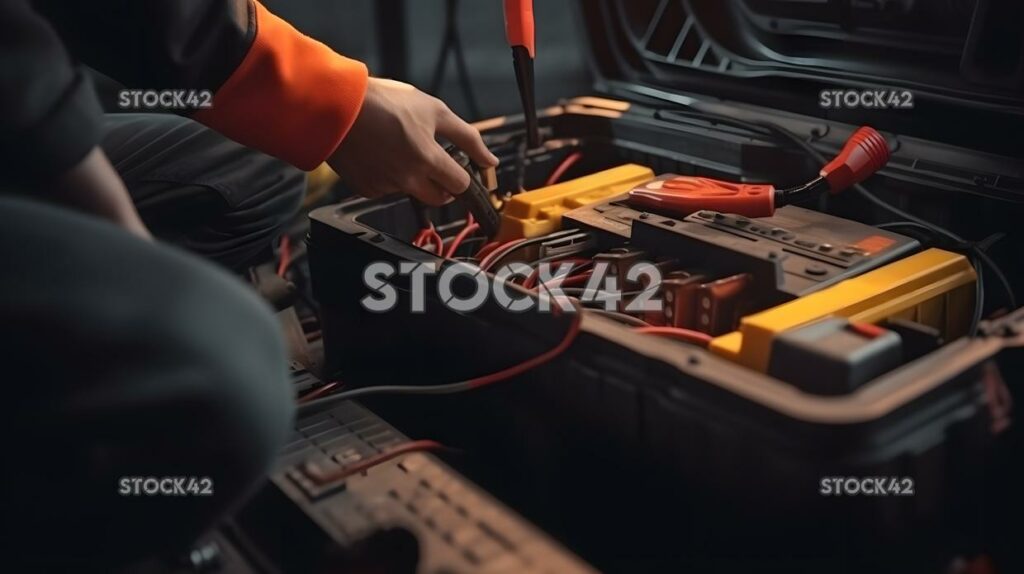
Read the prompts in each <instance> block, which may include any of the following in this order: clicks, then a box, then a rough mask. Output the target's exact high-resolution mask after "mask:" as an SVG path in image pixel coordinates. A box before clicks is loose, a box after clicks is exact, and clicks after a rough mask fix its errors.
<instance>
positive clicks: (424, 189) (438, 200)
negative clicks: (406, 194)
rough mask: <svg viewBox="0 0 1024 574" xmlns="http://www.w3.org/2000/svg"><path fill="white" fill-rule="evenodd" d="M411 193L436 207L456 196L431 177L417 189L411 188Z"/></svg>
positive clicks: (449, 201)
mask: <svg viewBox="0 0 1024 574" xmlns="http://www.w3.org/2000/svg"><path fill="white" fill-rule="evenodd" d="M411 195H412V196H413V197H415V198H416V199H418V200H420V201H422V202H423V203H425V204H427V205H431V206H434V207H441V206H442V205H446V204H449V203H451V202H452V201H454V200H455V196H453V195H451V194H450V193H448V191H447V190H446V189H445V188H444V187H442V186H441V185H440V184H438V183H437V182H435V181H433V180H430V179H426V180H424V181H423V183H422V184H420V185H418V186H417V187H416V189H415V190H411Z"/></svg>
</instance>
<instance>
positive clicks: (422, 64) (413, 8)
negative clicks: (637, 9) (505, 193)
mask: <svg viewBox="0 0 1024 574" xmlns="http://www.w3.org/2000/svg"><path fill="white" fill-rule="evenodd" d="M445 3H446V0H408V1H406V2H404V4H405V5H406V8H405V11H404V12H405V16H406V21H407V24H408V25H407V52H408V62H409V68H408V69H409V77H405V78H396V79H401V80H404V81H408V82H410V83H412V84H415V85H416V86H417V87H419V88H420V89H423V90H427V89H428V88H429V84H430V81H431V75H432V74H433V70H434V65H435V63H436V62H437V58H438V54H439V51H440V48H441V43H442V37H443V34H444V28H445V22H444V14H445ZM264 4H265V5H266V6H267V7H268V8H270V9H271V11H273V12H274V13H276V14H278V15H279V16H281V17H282V18H284V19H286V20H288V21H289V22H291V23H292V24H293V25H294V26H295V27H296V28H298V29H299V30H301V31H303V32H305V33H306V34H308V35H310V36H313V37H314V38H316V39H318V40H320V41H322V42H324V43H325V44H327V45H329V46H331V47H332V48H334V49H335V50H337V51H338V52H340V53H342V54H345V55H346V56H349V57H352V58H356V59H358V60H362V61H364V62H366V63H367V65H368V66H369V67H370V73H371V74H374V75H383V71H382V58H381V54H380V52H379V50H378V37H379V33H378V28H377V23H376V20H375V11H376V10H375V4H377V2H375V1H374V0H335V1H331V0H265V1H264ZM381 4H382V5H389V4H402V3H401V2H381ZM572 4H573V2H571V1H570V0H540V1H538V2H536V3H535V6H534V10H535V11H536V12H535V13H536V21H537V62H536V73H537V101H538V104H540V105H545V104H551V103H554V102H556V101H557V100H558V99H559V98H567V97H572V96H578V95H583V94H585V93H588V92H590V86H591V80H590V72H589V70H588V68H587V59H586V54H585V52H584V49H583V37H582V34H583V31H582V30H581V23H580V22H578V21H577V18H576V17H575V14H574V10H575V8H574V6H573V5H572ZM458 5H459V11H458V30H459V33H460V35H461V38H462V44H463V48H464V51H465V55H466V63H467V67H468V68H469V75H470V78H471V79H472V82H473V86H474V89H475V92H476V99H477V101H478V102H479V106H480V111H481V114H482V115H483V116H484V117H489V116H495V115H503V114H509V113H516V112H518V111H519V109H520V104H519V96H518V92H517V91H516V83H515V76H514V75H513V71H512V55H511V53H510V51H509V47H508V44H507V42H506V41H505V28H504V17H503V12H502V0H461V1H460V2H459V3H458ZM394 21H395V19H394V18H391V19H390V20H389V22H394ZM434 95H436V96H438V97H440V98H442V99H443V100H445V101H446V102H448V105H449V106H451V107H452V109H454V110H455V111H456V112H459V113H460V114H462V115H464V116H466V117H467V119H478V118H470V117H469V116H470V114H469V110H468V109H467V106H466V102H465V99H464V98H463V97H462V92H461V91H460V90H459V87H458V84H457V82H456V75H455V66H454V63H453V62H451V61H450V62H449V67H448V70H447V74H446V75H445V81H444V83H443V84H442V86H441V90H440V93H437V94H434Z"/></svg>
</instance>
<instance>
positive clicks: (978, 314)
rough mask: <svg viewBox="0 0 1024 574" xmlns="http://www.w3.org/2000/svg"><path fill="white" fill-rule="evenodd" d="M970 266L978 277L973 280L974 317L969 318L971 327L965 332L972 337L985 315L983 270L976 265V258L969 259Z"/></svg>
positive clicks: (976, 332)
mask: <svg viewBox="0 0 1024 574" xmlns="http://www.w3.org/2000/svg"><path fill="white" fill-rule="evenodd" d="M971 264H972V265H974V272H975V274H976V275H977V276H978V278H977V279H976V280H975V288H974V289H975V297H976V298H977V299H976V301H975V304H974V316H973V317H971V327H970V330H969V331H967V332H968V334H970V335H971V336H972V337H973V336H975V335H977V334H978V327H979V326H980V325H981V319H982V317H984V315H985V272H984V271H985V270H984V268H983V267H982V266H981V265H978V260H977V258H976V257H972V258H971Z"/></svg>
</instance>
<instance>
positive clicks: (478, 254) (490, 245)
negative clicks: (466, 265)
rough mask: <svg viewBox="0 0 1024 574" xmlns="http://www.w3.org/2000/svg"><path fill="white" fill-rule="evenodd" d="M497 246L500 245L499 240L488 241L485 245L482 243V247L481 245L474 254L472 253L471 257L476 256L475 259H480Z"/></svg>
mask: <svg viewBox="0 0 1024 574" xmlns="http://www.w3.org/2000/svg"><path fill="white" fill-rule="evenodd" d="M499 247H501V242H500V241H492V242H490V243H488V244H487V245H484V246H483V247H481V248H480V251H477V252H476V255H474V256H473V257H476V259H477V260H478V261H479V260H482V259H483V258H484V257H487V256H488V255H490V254H491V252H493V251H494V250H495V249H497V248H499Z"/></svg>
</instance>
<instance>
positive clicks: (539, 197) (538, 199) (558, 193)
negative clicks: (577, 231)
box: [497, 163, 654, 241]
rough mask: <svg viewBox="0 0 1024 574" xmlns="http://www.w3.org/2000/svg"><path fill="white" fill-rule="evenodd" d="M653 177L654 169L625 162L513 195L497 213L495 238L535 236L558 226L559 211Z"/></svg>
mask: <svg viewBox="0 0 1024 574" xmlns="http://www.w3.org/2000/svg"><path fill="white" fill-rule="evenodd" d="M652 179H654V172H653V171H651V170H650V169H649V168H646V167H644V166H642V165H636V164H632V163H629V164H625V165H620V166H619V167H614V168H612V169H606V170H604V171H599V172H597V173H594V174H591V175H587V176H584V177H581V178H578V179H573V180H569V181H566V182H563V183H558V184H555V185H550V186H547V187H542V188H540V189H535V190H533V191H527V192H525V193H520V194H518V195H515V196H513V197H512V198H511V199H509V200H508V202H507V203H506V204H505V209H503V210H502V213H501V227H500V228H499V230H498V237H497V240H498V241H508V240H510V239H519V238H522V237H526V238H529V237H539V236H541V235H547V234H548V233H553V232H555V231H558V230H559V229H560V226H561V224H562V214H564V213H565V212H567V211H570V210H573V209H576V208H577V207H583V206H584V205H590V204H592V203H597V202H599V201H604V200H605V199H608V198H609V197H614V196H616V195H620V194H623V193H626V192H627V191H629V190H631V189H633V188H634V187H636V186H637V185H640V184H641V183H645V182H648V181H650V180H652Z"/></svg>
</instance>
